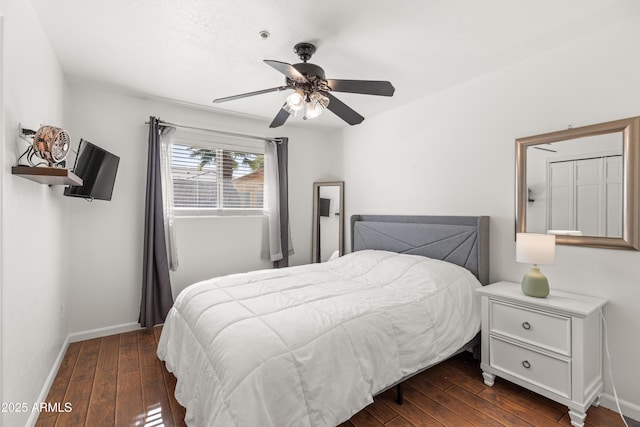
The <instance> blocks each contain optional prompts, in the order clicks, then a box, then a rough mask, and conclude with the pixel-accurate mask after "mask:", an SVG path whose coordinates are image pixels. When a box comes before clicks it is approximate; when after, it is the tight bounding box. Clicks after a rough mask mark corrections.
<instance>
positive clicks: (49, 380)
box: [26, 336, 69, 427]
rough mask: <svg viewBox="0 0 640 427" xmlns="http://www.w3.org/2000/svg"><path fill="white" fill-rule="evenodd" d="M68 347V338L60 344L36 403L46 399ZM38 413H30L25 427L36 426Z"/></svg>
mask: <svg viewBox="0 0 640 427" xmlns="http://www.w3.org/2000/svg"><path fill="white" fill-rule="evenodd" d="M68 347H69V336H67V338H66V339H65V340H64V342H63V343H62V347H61V348H60V352H59V353H58V357H56V361H55V362H54V363H53V366H52V367H51V370H50V371H49V375H48V376H47V380H46V381H45V382H44V385H43V386H42V390H40V394H39V395H38V400H37V401H36V402H44V401H46V399H47V395H48V394H49V389H50V388H51V386H52V385H53V381H54V380H55V379H56V375H57V374H58V369H60V365H61V364H62V360H63V359H64V355H65V354H66V353H67V348H68ZM39 415H40V412H38V411H31V415H29V419H28V420H27V424H26V426H27V427H33V426H35V425H36V421H38V416H39Z"/></svg>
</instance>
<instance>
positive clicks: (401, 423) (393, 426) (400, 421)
mask: <svg viewBox="0 0 640 427" xmlns="http://www.w3.org/2000/svg"><path fill="white" fill-rule="evenodd" d="M384 427H414V425H413V424H411V423H410V422H409V421H407V420H405V419H404V418H403V417H402V416H400V415H398V416H397V417H395V418H394V419H392V420H391V421H389V422H388V423H386V424H385V425H384Z"/></svg>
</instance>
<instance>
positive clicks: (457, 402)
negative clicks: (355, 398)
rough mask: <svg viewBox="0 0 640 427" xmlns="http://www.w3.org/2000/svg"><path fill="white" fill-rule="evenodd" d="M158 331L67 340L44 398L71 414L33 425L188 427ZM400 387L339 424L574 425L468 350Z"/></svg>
mask: <svg viewBox="0 0 640 427" xmlns="http://www.w3.org/2000/svg"><path fill="white" fill-rule="evenodd" d="M160 334H161V328H154V329H153V330H144V331H135V332H129V333H124V334H120V335H118V336H115V337H105V338H102V339H96V340H89V341H85V342H82V343H75V344H72V345H70V346H69V348H68V349H67V354H65V357H64V359H63V362H62V364H61V367H60V370H59V372H58V375H57V376H56V379H55V380H54V382H53V386H52V388H51V391H50V392H49V396H48V398H47V400H48V401H50V402H54V401H58V402H59V403H60V404H64V402H67V401H68V402H71V403H72V405H73V411H72V412H71V413H59V414H58V413H57V412H56V413H54V414H52V413H46V414H45V413H43V414H41V415H40V418H39V419H38V422H37V424H36V426H37V427H54V425H55V426H73V427H78V426H87V427H96V426H97V427H101V426H114V425H115V426H118V427H121V426H122V427H127V426H147V427H151V426H153V427H160V426H164V427H168V426H174V425H175V426H178V427H183V426H185V424H184V411H185V409H184V408H183V407H182V406H180V405H179V404H178V402H177V401H176V400H175V397H174V393H175V381H176V380H175V377H174V376H173V374H171V373H170V372H168V371H167V370H166V368H165V366H164V363H162V362H160V361H159V360H158V358H157V356H156V350H157V342H158V339H159V338H160ZM116 372H117V374H116ZM109 383H111V384H112V385H111V386H110V385H109ZM113 384H115V392H114V391H113V390H114V385H113ZM403 387H404V397H405V402H404V404H402V405H398V404H396V402H395V399H396V393H395V389H391V390H387V391H386V392H384V393H382V394H381V395H380V396H376V397H375V399H374V403H372V404H371V405H369V406H367V407H366V408H364V409H363V410H362V411H360V412H358V413H357V414H355V415H354V416H353V418H351V419H350V420H348V421H345V422H344V423H342V424H340V426H339V427H361V426H372V427H373V426H376V427H380V426H381V425H384V426H385V427H420V426H443V425H444V426H455V427H458V426H469V425H482V426H485V425H489V426H490V425H500V426H503V425H504V426H545V427H546V426H555V427H570V420H569V416H568V414H567V408H566V407H565V406H563V405H561V404H558V403H557V402H554V401H551V400H550V399H547V398H545V397H543V396H540V395H538V394H536V393H533V392H531V391H529V390H526V389H524V388H522V387H520V386H517V385H515V384H512V383H509V382H508V381H506V380H502V379H500V378H497V379H496V383H495V385H494V386H493V387H487V386H486V385H484V383H483V382H482V375H481V370H480V367H479V364H478V363H477V361H475V360H473V359H471V358H470V356H469V355H466V354H462V355H458V356H456V357H454V358H452V359H450V360H448V361H445V362H443V363H441V364H440V365H437V366H435V367H434V368H431V369H429V370H428V371H425V372H423V373H421V374H419V375H417V376H415V377H413V378H411V379H409V380H408V381H406V382H405V385H404V386H403ZM59 396H62V397H59ZM101 396H102V397H104V398H102V397H101ZM109 396H111V397H109ZM110 401H111V402H110ZM96 405H97V406H96ZM112 414H115V415H112ZM45 415H46V416H45ZM113 416H115V421H114V420H113ZM602 426H607V427H609V426H611V427H617V426H623V424H622V421H621V419H620V417H619V415H618V414H617V413H615V412H613V411H610V410H609V409H606V408H602V407H598V408H593V407H592V408H590V409H589V410H588V412H587V418H586V420H585V427H602Z"/></svg>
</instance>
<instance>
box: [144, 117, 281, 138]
mask: <svg viewBox="0 0 640 427" xmlns="http://www.w3.org/2000/svg"><path fill="white" fill-rule="evenodd" d="M144 124H145V125H148V124H149V122H148V121H147V122H144ZM158 124H159V125H160V126H172V127H175V128H183V129H192V130H199V131H203V132H211V133H216V134H218V135H225V136H233V137H236V138H247V139H257V140H259V141H269V142H275V143H277V144H280V143H281V142H282V141H281V140H280V138H267V137H266V136H255V135H245V134H242V133H234V132H225V131H221V130H216V129H206V128H199V127H194V126H184V125H177V124H175V123H170V122H165V121H163V120H160V119H158Z"/></svg>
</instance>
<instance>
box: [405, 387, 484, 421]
mask: <svg viewBox="0 0 640 427" xmlns="http://www.w3.org/2000/svg"><path fill="white" fill-rule="evenodd" d="M428 388H429V389H432V390H433V392H432V394H433V395H435V396H436V397H441V396H443V395H441V394H440V393H445V392H444V391H443V390H440V389H439V388H436V387H432V386H429V387H428ZM425 389H426V388H424V387H422V388H420V391H418V390H417V389H416V388H414V387H413V386H412V383H407V384H405V385H404V398H405V400H408V401H409V402H411V403H413V404H414V405H415V406H417V407H418V408H420V409H421V410H422V411H424V412H426V413H428V414H429V415H431V416H432V417H433V418H435V419H436V420H438V421H439V422H441V423H442V424H444V425H455V426H456V427H458V426H460V427H463V426H473V425H474V424H473V423H472V422H471V421H470V420H469V419H466V418H465V417H463V416H462V415H461V414H460V412H465V411H464V410H463V411H460V410H459V408H457V407H454V408H451V406H457V405H453V404H451V403H450V402H449V405H446V404H443V402H440V401H437V400H436V399H434V398H433V397H432V396H429V393H428V392H426V391H425ZM445 403H446V402H445Z"/></svg>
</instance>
